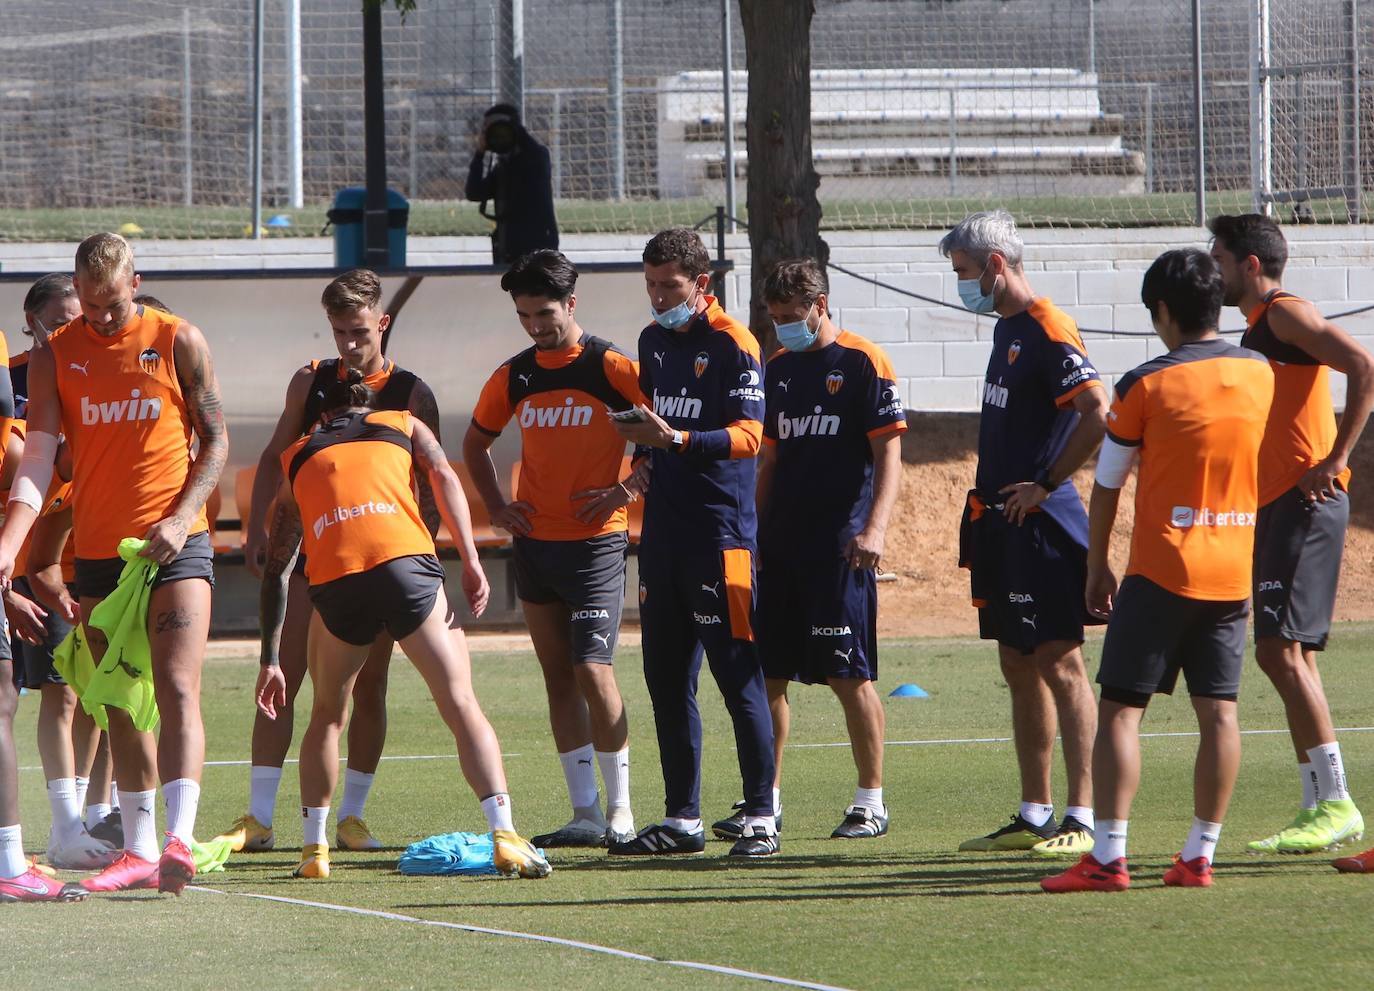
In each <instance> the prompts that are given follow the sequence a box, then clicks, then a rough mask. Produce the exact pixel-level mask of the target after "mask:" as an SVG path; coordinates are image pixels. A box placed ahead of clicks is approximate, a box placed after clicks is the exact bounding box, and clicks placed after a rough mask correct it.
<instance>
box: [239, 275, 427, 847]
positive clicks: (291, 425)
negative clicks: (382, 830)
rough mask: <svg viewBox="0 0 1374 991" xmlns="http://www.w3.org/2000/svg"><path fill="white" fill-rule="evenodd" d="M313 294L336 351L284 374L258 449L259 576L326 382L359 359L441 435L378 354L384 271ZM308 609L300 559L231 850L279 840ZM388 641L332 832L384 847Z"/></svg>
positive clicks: (250, 528)
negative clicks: (377, 815) (376, 800)
mask: <svg viewBox="0 0 1374 991" xmlns="http://www.w3.org/2000/svg"><path fill="white" fill-rule="evenodd" d="M320 302H321V304H322V305H323V307H324V311H325V315H326V317H327V318H328V320H329V325H330V327H331V329H332V330H333V333H334V344H335V346H336V347H337V349H338V355H337V357H333V358H326V359H324V360H320V361H312V362H310V363H309V364H308V365H305V366H303V367H301V368H299V369H297V370H296V372H295V373H294V374H293V375H292V376H291V381H290V383H289V384H288V385H287V387H286V403H285V407H284V408H283V410H282V414H281V417H280V418H279V419H278V421H277V427H276V429H275V430H274V431H273V433H272V438H271V439H270V440H269V441H268V442H267V446H266V447H265V448H263V451H262V454H261V455H260V456H259V458H258V470H257V474H256V475H255V476H254V478H253V498H252V505H251V508H250V510H249V516H248V520H247V523H246V524H245V537H246V540H245V547H244V556H245V557H246V559H247V562H248V566H249V569H250V570H252V571H253V573H254V574H256V575H257V576H258V577H261V576H262V560H263V555H264V553H265V548H266V544H265V538H266V535H267V530H266V521H267V518H268V512H269V509H270V506H271V503H272V498H273V497H274V496H275V495H276V492H277V489H278V486H279V485H280V484H281V478H282V470H281V461H280V458H281V453H282V452H283V451H285V450H286V449H287V448H288V447H290V446H291V445H292V444H293V443H295V442H296V441H297V440H298V439H299V438H300V437H301V436H302V435H304V434H305V433H307V432H308V431H309V430H310V429H311V428H312V427H313V426H314V424H316V423H317V422H318V421H319V416H320V412H321V408H320V402H321V395H322V392H323V391H324V390H325V389H326V388H327V387H328V385H329V383H330V382H334V381H340V380H341V379H342V377H343V375H344V374H345V373H346V372H347V371H348V369H350V368H356V369H358V370H359V371H361V372H362V373H363V375H364V377H365V379H366V381H367V384H368V386H369V387H370V388H371V389H372V390H373V392H374V393H375V396H376V404H377V406H376V408H377V409H386V410H409V411H410V412H411V413H413V414H414V415H415V416H417V417H419V419H420V420H421V422H423V423H424V424H425V426H427V427H429V429H430V431H431V432H432V433H433V434H434V435H435V436H436V437H438V436H439V409H438V406H437V404H436V403H435V401H434V393H433V392H432V391H431V390H430V388H429V386H427V385H426V384H425V383H424V382H422V381H421V380H420V379H419V378H418V377H417V376H416V375H414V374H413V373H412V372H408V371H406V370H405V369H403V368H399V367H398V366H397V365H396V363H395V362H394V361H391V360H390V359H388V358H387V357H386V356H385V355H384V354H383V348H382V341H383V335H384V334H386V332H387V330H388V328H389V326H390V324H391V317H390V316H388V315H387V314H386V313H384V312H383V307H382V281H381V279H379V278H378V277H377V275H376V273H374V272H371V271H369V270H367V269H361V268H359V269H353V270H352V271H349V272H345V273H343V274H342V275H340V276H338V277H337V278H335V279H334V280H333V281H331V282H330V283H329V285H327V286H326V287H325V290H324V293H323V295H322V296H321V298H320ZM418 482H419V492H420V506H421V510H422V514H423V516H424V519H425V522H426V524H427V525H428V526H429V527H430V533H431V535H432V534H435V533H437V532H438V529H439V514H438V510H437V509H436V508H435V505H434V496H433V493H432V492H431V491H430V487H429V480H428V478H421V479H419V480H418ZM310 613H311V605H310V599H309V597H308V596H307V595H306V581H305V570H304V567H303V562H302V561H299V560H298V562H297V568H296V571H295V573H294V575H293V577H292V580H291V591H290V594H289V596H288V599H287V610H286V622H285V625H284V626H283V628H282V634H281V637H282V642H281V645H280V650H279V651H278V652H277V654H276V656H277V657H278V658H279V660H280V662H281V663H280V666H277V665H267V666H266V667H264V668H262V670H261V672H260V676H259V677H260V679H271V680H274V681H279V682H281V683H282V684H284V685H285V691H286V702H285V703H284V704H283V705H281V706H279V707H278V709H277V714H276V718H275V719H268V718H267V717H266V716H264V715H263V714H262V713H261V712H258V713H256V714H255V715H254V719H253V743H252V761H253V764H252V768H251V769H250V771H249V797H248V811H247V812H246V813H245V814H244V815H242V816H240V817H239V818H238V819H237V820H236V821H235V822H234V824H233V825H232V826H230V827H229V829H228V830H227V831H226V832H224V833H223V834H221V837H220V838H223V839H228V840H229V841H230V842H231V844H232V845H233V846H234V848H235V849H238V850H270V849H272V846H273V844H274V843H275V842H276V838H275V834H274V833H273V831H272V820H273V817H274V814H275V812H276V805H277V790H278V788H279V786H280V784H281V775H282V765H283V764H284V763H285V761H286V753H287V751H288V750H290V748H291V734H292V727H293V725H294V723H293V713H294V703H295V698H296V693H297V692H298V691H299V690H300V687H301V682H302V681H303V680H304V679H305V670H306V657H305V642H306V634H307V631H308V630H309V628H310ZM392 647H393V641H392V639H391V637H389V636H387V635H386V633H385V632H383V633H382V634H381V635H379V636H378V638H377V642H376V643H375V644H373V647H372V652H371V653H370V654H369V655H368V660H367V663H366V664H365V665H364V666H363V669H362V671H361V672H360V673H359V675H358V678H357V681H356V682H355V683H354V687H353V714H352V718H351V719H350V720H349V723H348V766H347V767H346V768H345V770H344V793H343V799H342V801H341V803H340V806H339V812H338V822H337V824H336V827H335V836H334V841H335V844H336V845H337V846H340V847H342V848H344V849H346V850H376V849H379V848H380V847H381V843H380V842H379V841H378V840H377V839H376V838H375V837H374V836H373V835H372V833H371V831H370V830H369V829H368V828H367V824H366V822H365V821H364V819H363V812H364V807H365V804H366V802H367V796H368V792H369V791H370V790H371V788H372V781H373V777H374V775H375V774H376V772H377V764H378V762H379V761H380V760H381V757H382V746H383V744H384V743H385V742H386V681H387V670H388V668H389V666H390V664H391V650H392ZM264 660H265V658H264ZM261 687H262V685H261V683H260V684H259V688H261Z"/></svg>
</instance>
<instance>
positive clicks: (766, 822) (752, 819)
mask: <svg viewBox="0 0 1374 991" xmlns="http://www.w3.org/2000/svg"><path fill="white" fill-rule="evenodd" d="M755 826H760V827H762V828H763V831H764V832H765V833H767V834H768V835H769V836H776V835H777V832H778V828H777V824H776V820H774V818H773V817H772V816H745V817H744V835H745V836H748V835H749V834H751V833H752V832H753V831H754V827H755Z"/></svg>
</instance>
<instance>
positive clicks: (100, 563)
mask: <svg viewBox="0 0 1374 991" xmlns="http://www.w3.org/2000/svg"><path fill="white" fill-rule="evenodd" d="M123 572H124V559H123V558H121V557H101V558H85V557H79V558H77V559H76V593H77V596H78V597H79V598H83V599H103V598H105V596H107V595H109V594H110V593H111V592H113V591H114V590H115V586H116V585H118V584H119V576H120V575H121V574H123ZM188 578H203V579H205V581H207V582H209V583H210V585H211V586H212V587H213V586H214V584H215V549H214V547H213V546H211V544H210V534H209V533H207V532H205V531H201V532H200V533H196V534H192V535H191V536H190V537H187V538H186V545H185V546H184V547H182V548H181V553H180V554H178V555H177V556H176V557H175V558H174V559H173V561H172V563H171V564H164V565H162V566H161V567H160V568H158V569H157V575H155V576H154V578H153V588H157V587H158V586H159V585H166V584H168V583H169V582H179V581H185V580H186V579H188Z"/></svg>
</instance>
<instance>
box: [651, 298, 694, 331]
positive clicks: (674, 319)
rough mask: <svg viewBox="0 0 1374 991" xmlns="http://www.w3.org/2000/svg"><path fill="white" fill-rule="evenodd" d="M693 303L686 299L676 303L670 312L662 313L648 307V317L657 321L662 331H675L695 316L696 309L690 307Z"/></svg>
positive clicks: (691, 300) (690, 299) (692, 306)
mask: <svg viewBox="0 0 1374 991" xmlns="http://www.w3.org/2000/svg"><path fill="white" fill-rule="evenodd" d="M694 302H695V300H693V299H692V298H691V297H688V298H687V299H684V300H683V301H682V302H681V303H678V304H677V306H674V307H673V308H672V309H670V310H664V311H663V312H662V313H660V312H658V310H656V309H654V308H653V307H652V306H650V307H649V315H650V316H652V317H653V318H654V319H655V320H657V321H658V325H659V326H660V327H662V328H663V329H664V330H677V329H678V328H679V327H681V326H682V325H683V324H685V323H686V322H687V321H688V320H691V319H692V317H694V316H696V312H697V310H696V307H695V306H694V305H692V304H693V303H694Z"/></svg>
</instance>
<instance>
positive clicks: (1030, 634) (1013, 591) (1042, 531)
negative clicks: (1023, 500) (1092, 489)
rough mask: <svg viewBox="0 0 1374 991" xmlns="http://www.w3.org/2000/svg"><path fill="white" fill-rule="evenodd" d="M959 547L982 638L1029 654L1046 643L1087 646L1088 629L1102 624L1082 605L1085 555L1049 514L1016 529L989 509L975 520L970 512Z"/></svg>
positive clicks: (1032, 517)
mask: <svg viewBox="0 0 1374 991" xmlns="http://www.w3.org/2000/svg"><path fill="white" fill-rule="evenodd" d="M959 543H960V554H959V558H960V563H962V564H964V565H965V566H967V567H968V569H969V575H970V581H971V584H972V589H973V601H974V605H975V606H977V607H978V635H979V636H980V637H981V638H982V639H984V640H996V641H997V642H998V643H1000V644H1002V645H1003V646H1006V647H1011V648H1013V649H1015V650H1019V651H1020V652H1021V653H1022V654H1024V655H1027V656H1029V655H1030V654H1033V653H1035V649H1036V648H1037V647H1039V646H1040V645H1041V644H1044V643H1051V642H1053V641H1058V640H1064V641H1067V642H1069V643H1082V642H1083V627H1084V626H1087V625H1096V624H1098V623H1100V622H1101V620H1099V619H1097V618H1095V617H1093V616H1090V615H1089V614H1088V609H1087V606H1086V605H1085V604H1084V602H1083V589H1084V585H1085V584H1086V583H1087V579H1088V552H1087V549H1086V548H1084V547H1083V546H1081V545H1080V544H1078V543H1077V542H1076V541H1075V540H1074V539H1073V538H1072V537H1070V536H1069V535H1068V534H1067V533H1066V532H1065V531H1064V528H1063V527H1061V526H1060V525H1059V524H1058V523H1056V522H1055V521H1054V519H1053V518H1052V517H1051V516H1050V515H1049V514H1048V513H1029V514H1027V516H1026V521H1025V523H1024V524H1023V525H1021V526H1017V525H1016V524H1015V523H1011V522H1009V521H1008V520H1007V519H1006V517H1005V516H1003V515H1002V513H1001V512H1000V511H998V510H995V509H992V508H989V509H987V510H985V511H984V512H983V514H982V516H981V517H980V518H979V519H977V520H972V519H970V514H969V512H968V511H967V510H966V511H965V514H964V522H963V525H962V527H961V528H960V534H959Z"/></svg>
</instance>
